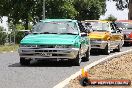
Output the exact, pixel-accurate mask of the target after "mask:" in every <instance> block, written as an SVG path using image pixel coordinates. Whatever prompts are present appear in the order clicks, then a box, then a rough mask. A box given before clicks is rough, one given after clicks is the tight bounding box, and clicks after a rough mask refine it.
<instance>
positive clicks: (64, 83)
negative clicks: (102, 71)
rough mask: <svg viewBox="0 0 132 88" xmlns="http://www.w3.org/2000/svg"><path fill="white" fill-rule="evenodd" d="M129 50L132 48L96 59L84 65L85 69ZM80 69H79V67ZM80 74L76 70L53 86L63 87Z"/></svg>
mask: <svg viewBox="0 0 132 88" xmlns="http://www.w3.org/2000/svg"><path fill="white" fill-rule="evenodd" d="M129 52H132V49H130V50H127V51H123V52H119V53H115V54H113V55H109V56H107V57H104V58H102V59H99V60H98V61H95V62H93V63H91V64H89V65H87V66H85V67H84V69H85V70H88V69H90V68H91V67H93V66H95V65H97V64H99V63H101V62H103V61H106V60H108V59H112V58H114V57H118V56H120V55H123V54H126V53H129ZM80 70H81V69H80ZM79 75H81V71H78V72H76V73H75V74H73V75H71V76H70V77H69V78H66V79H65V80H64V81H62V82H60V83H59V84H57V85H56V86H54V87H53V88H63V87H65V86H66V85H67V84H69V82H70V80H72V79H75V78H76V77H77V76H79Z"/></svg>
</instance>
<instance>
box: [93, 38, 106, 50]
mask: <svg viewBox="0 0 132 88" xmlns="http://www.w3.org/2000/svg"><path fill="white" fill-rule="evenodd" d="M107 44H108V42H107V41H96V40H91V49H105V47H106V45H107Z"/></svg>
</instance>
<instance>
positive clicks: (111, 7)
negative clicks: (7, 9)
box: [0, 1, 128, 29]
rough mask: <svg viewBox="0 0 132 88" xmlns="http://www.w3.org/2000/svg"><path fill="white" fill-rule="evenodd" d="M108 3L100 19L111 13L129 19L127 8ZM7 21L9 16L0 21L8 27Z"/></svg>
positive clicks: (1, 24) (118, 17) (119, 17)
mask: <svg viewBox="0 0 132 88" xmlns="http://www.w3.org/2000/svg"><path fill="white" fill-rule="evenodd" d="M106 4H107V7H106V9H107V11H106V13H105V15H103V16H101V17H100V19H105V18H107V17H108V16H109V15H110V14H111V15H113V16H115V17H116V18H117V19H128V10H127V9H125V10H123V11H119V10H117V9H116V6H115V2H110V1H107V2H106ZM6 21H7V17H4V18H3V23H0V26H3V27H4V28H6V29H8V27H7V23H6Z"/></svg>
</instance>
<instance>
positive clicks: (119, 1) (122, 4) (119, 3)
mask: <svg viewBox="0 0 132 88" xmlns="http://www.w3.org/2000/svg"><path fill="white" fill-rule="evenodd" d="M108 1H110V0H108ZM113 1H114V2H116V7H117V9H119V10H124V9H125V8H128V5H129V1H131V2H132V0H113Z"/></svg>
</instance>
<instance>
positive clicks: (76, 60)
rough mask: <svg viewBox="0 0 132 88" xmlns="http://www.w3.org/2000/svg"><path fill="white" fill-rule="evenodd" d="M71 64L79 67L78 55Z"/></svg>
mask: <svg viewBox="0 0 132 88" xmlns="http://www.w3.org/2000/svg"><path fill="white" fill-rule="evenodd" d="M73 64H74V65H75V66H80V64H81V58H80V54H79V53H78V55H77V57H76V58H75V59H73Z"/></svg>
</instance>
